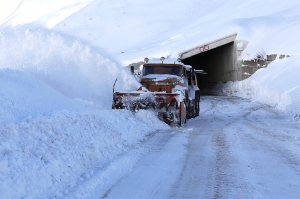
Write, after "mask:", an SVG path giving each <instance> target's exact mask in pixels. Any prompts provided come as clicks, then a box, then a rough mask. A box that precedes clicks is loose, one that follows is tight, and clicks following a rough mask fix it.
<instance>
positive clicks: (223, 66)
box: [180, 34, 242, 91]
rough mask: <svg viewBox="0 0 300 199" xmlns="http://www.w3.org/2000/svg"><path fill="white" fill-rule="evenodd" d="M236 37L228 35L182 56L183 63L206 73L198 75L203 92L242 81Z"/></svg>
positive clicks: (183, 53)
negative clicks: (217, 85) (219, 85)
mask: <svg viewBox="0 0 300 199" xmlns="http://www.w3.org/2000/svg"><path fill="white" fill-rule="evenodd" d="M236 36H237V34H232V35H228V36H226V37H223V38H220V39H218V40H215V41H212V42H208V43H206V44H203V45H199V46H196V47H195V48H192V49H190V50H188V51H185V52H182V53H181V54H180V58H181V61H182V63H184V64H186V65H191V66H192V67H193V68H194V69H195V70H204V71H205V74H197V80H198V86H199V88H200V89H201V90H202V91H206V90H209V89H211V88H212V87H213V86H215V85H216V84H217V83H219V82H224V83H225V82H228V81H236V80H241V79H242V70H241V67H239V64H238V63H237V62H238V59H237V47H236V46H237V45H236V42H235V38H236Z"/></svg>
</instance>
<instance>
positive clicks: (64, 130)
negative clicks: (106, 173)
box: [0, 110, 170, 199]
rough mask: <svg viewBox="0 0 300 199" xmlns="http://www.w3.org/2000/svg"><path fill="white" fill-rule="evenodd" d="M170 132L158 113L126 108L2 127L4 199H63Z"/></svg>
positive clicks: (0, 161)
mask: <svg viewBox="0 0 300 199" xmlns="http://www.w3.org/2000/svg"><path fill="white" fill-rule="evenodd" d="M153 124H156V125H155V126H154V125H153ZM168 128H170V127H168V126H167V125H166V124H164V123H162V122H160V121H158V119H157V117H156V116H155V115H154V114H153V113H152V112H149V111H139V112H138V113H135V114H133V113H131V112H129V111H126V110H115V111H111V110H97V111H87V112H69V111H63V112H57V113H55V114H53V115H52V116H49V117H46V116H38V117H35V118H27V119H25V120H24V121H22V122H21V123H10V124H5V125H1V127H0V138H1V143H0V181H1V186H0V198H7V199H9V198H55V197H63V196H64V195H65V194H68V193H70V192H72V191H73V190H75V189H76V186H77V185H80V184H81V183H82V181H83V180H87V179H88V178H89V177H90V176H92V175H93V174H94V173H95V172H97V171H98V170H99V169H101V168H103V167H105V166H106V164H108V162H109V161H111V160H114V159H115V158H116V157H117V156H119V155H120V154H122V153H124V152H125V151H127V150H128V149H129V148H131V147H137V146H138V143H139V142H140V141H141V140H142V139H144V138H145V136H146V135H147V134H149V133H150V132H153V131H155V130H157V129H168ZM124 164H126V163H124ZM123 166H126V165H123ZM119 169H122V168H119Z"/></svg>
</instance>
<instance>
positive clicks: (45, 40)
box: [0, 27, 138, 107]
mask: <svg viewBox="0 0 300 199" xmlns="http://www.w3.org/2000/svg"><path fill="white" fill-rule="evenodd" d="M107 57H108V56H105V57H104V56H103V55H102V54H100V53H99V49H92V48H91V47H89V46H88V45H84V44H83V43H81V42H80V41H78V40H74V39H73V38H70V37H67V36H65V35H61V34H57V33H54V32H50V31H47V30H44V29H33V28H26V27H19V28H15V29H8V28H6V29H3V30H2V31H0V68H10V69H15V70H20V71H23V72H26V73H28V74H30V75H32V76H34V77H36V78H37V79H39V80H40V81H42V82H44V83H45V84H47V85H48V86H50V87H52V88H53V89H54V90H57V91H59V92H60V93H62V94H63V95H65V96H67V97H70V98H79V99H82V100H86V101H91V102H93V103H95V104H97V105H98V106H100V107H111V101H112V87H113V84H114V81H115V79H116V78H118V83H117V87H118V88H120V89H122V90H132V89H136V88H138V85H137V82H136V80H135V79H134V78H132V76H131V75H130V74H129V72H127V71H125V70H124V68H122V67H121V66H120V65H119V64H117V63H115V62H113V61H111V60H110V59H109V58H107Z"/></svg>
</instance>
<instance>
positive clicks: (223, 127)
mask: <svg viewBox="0 0 300 199" xmlns="http://www.w3.org/2000/svg"><path fill="white" fill-rule="evenodd" d="M201 112H202V113H201V116H200V117H198V118H196V119H193V120H190V121H189V122H188V123H187V124H186V125H185V126H184V127H183V128H175V129H172V130H167V131H161V132H156V133H153V134H152V135H151V136H149V137H148V138H147V140H145V141H144V142H143V143H141V144H140V146H139V147H137V148H136V149H132V150H134V151H139V152H141V151H143V152H142V153H140V159H139V160H138V161H137V163H136V164H135V165H134V166H133V167H132V169H131V170H130V172H128V173H127V174H125V175H121V176H120V178H119V179H118V180H116V181H115V183H113V184H111V185H109V186H105V185H104V186H102V187H98V188H97V189H96V191H95V193H96V195H97V197H98V198H297V197H299V195H300V167H299V166H300V140H299V139H298V136H299V132H300V124H299V122H297V121H294V120H289V119H287V117H286V116H285V115H283V114H282V113H280V112H278V111H276V110H275V109H273V108H271V107H269V106H266V105H263V104H259V103H253V102H250V101H249V100H246V99H242V98H237V97H228V96H204V97H202V101H201ZM141 149H143V150H141ZM110 183H111V181H110Z"/></svg>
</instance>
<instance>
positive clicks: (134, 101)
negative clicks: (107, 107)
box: [112, 91, 186, 126]
mask: <svg viewBox="0 0 300 199" xmlns="http://www.w3.org/2000/svg"><path fill="white" fill-rule="evenodd" d="M112 108H113V109H128V110H131V111H134V112H137V111H139V110H140V109H152V110H155V111H156V112H157V115H158V118H159V119H161V120H162V121H164V122H165V123H167V124H169V125H176V124H178V125H179V126H182V125H183V123H185V121H186V108H185V105H184V103H183V102H182V101H181V102H180V94H179V93H162V92H140V91H136V92H130V93H124V92H115V93H114V94H113V105H112Z"/></svg>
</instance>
